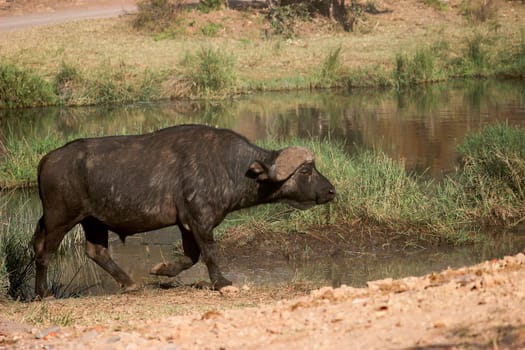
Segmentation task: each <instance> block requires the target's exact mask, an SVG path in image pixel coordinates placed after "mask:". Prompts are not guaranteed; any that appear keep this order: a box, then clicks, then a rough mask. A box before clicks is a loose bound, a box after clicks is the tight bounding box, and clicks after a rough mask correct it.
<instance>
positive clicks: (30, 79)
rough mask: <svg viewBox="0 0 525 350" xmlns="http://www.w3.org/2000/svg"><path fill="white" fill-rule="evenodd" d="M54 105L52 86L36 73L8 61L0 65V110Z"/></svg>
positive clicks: (54, 97) (54, 98) (3, 61)
mask: <svg viewBox="0 0 525 350" xmlns="http://www.w3.org/2000/svg"><path fill="white" fill-rule="evenodd" d="M55 103H56V96H55V94H54V93H53V88H52V85H51V84H50V83H49V82H47V81H46V80H45V79H44V78H42V77H40V76H39V75H38V74H37V73H35V72H33V71H32V70H30V69H27V68H20V67H18V66H17V65H16V64H15V63H10V62H9V61H8V60H1V63H0V108H23V107H34V106H49V105H53V104H55Z"/></svg>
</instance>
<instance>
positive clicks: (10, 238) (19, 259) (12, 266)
mask: <svg viewBox="0 0 525 350" xmlns="http://www.w3.org/2000/svg"><path fill="white" fill-rule="evenodd" d="M6 197H9V196H3V197H1V198H0V200H1V202H0V213H4V212H5V211H6V210H7V209H6V205H7V201H6V200H5V198H6ZM2 217H9V219H6V220H5V221H4V220H2V221H1V222H0V298H2V297H3V298H5V297H11V298H13V299H21V300H27V299H29V298H30V297H31V293H32V288H31V286H30V281H31V279H32V277H33V276H34V264H33V263H32V262H33V260H32V252H33V250H32V247H31V236H32V233H33V227H32V225H33V222H32V220H31V218H29V217H26V216H24V215H9V216H4V215H2Z"/></svg>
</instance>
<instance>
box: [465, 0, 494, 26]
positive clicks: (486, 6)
mask: <svg viewBox="0 0 525 350" xmlns="http://www.w3.org/2000/svg"><path fill="white" fill-rule="evenodd" d="M460 13H461V14H462V15H463V16H465V17H466V18H467V19H468V20H469V21H471V22H474V23H482V22H485V21H487V20H489V19H493V18H495V17H496V15H497V13H498V8H497V6H496V3H495V1H494V0H463V1H462V2H461V4H460Z"/></svg>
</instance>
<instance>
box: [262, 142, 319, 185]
mask: <svg viewBox="0 0 525 350" xmlns="http://www.w3.org/2000/svg"><path fill="white" fill-rule="evenodd" d="M313 161H314V155H313V153H312V152H311V151H310V150H308V149H306V148H304V147H288V148H285V149H283V150H282V151H281V152H280V153H279V155H278V156H277V159H276V160H275V164H274V167H273V168H274V170H275V173H274V174H272V175H275V176H274V177H273V178H274V179H275V181H284V180H286V179H287V178H289V177H290V175H292V174H293V173H294V172H295V171H296V170H297V168H299V167H300V166H301V165H303V164H304V163H308V162H313Z"/></svg>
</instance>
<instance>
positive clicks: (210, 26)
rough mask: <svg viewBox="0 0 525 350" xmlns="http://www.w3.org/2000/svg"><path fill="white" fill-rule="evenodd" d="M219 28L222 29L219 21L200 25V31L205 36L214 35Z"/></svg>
mask: <svg viewBox="0 0 525 350" xmlns="http://www.w3.org/2000/svg"><path fill="white" fill-rule="evenodd" d="M221 29H224V26H223V25H222V24H221V23H206V24H205V25H203V26H202V27H201V32H202V34H204V35H206V36H210V37H214V36H216V35H217V33H218V32H219V31H220V30H221Z"/></svg>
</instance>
